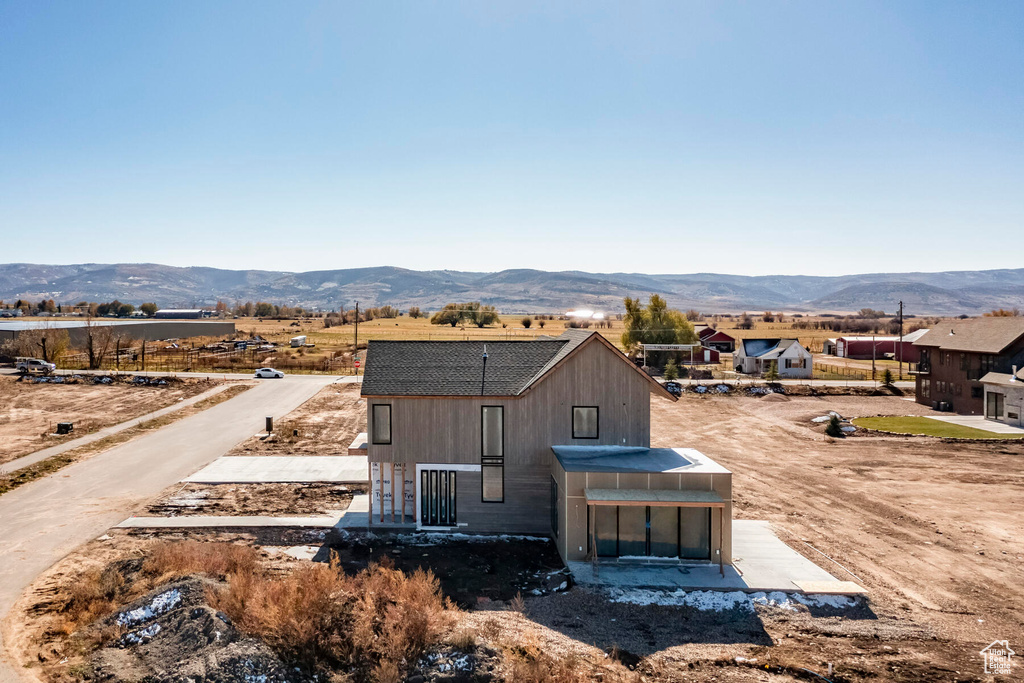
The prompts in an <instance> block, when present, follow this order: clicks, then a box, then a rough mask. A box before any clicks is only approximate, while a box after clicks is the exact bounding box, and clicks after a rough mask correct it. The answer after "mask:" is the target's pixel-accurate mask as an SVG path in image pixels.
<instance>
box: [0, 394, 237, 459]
mask: <svg viewBox="0 0 1024 683" xmlns="http://www.w3.org/2000/svg"><path fill="white" fill-rule="evenodd" d="M61 379H62V383H60V384H55V383H50V382H46V383H37V382H35V381H32V380H24V381H23V380H20V378H18V377H14V376H9V375H4V376H0V463H4V462H9V461H11V460H14V459H15V458H18V457H21V456H22V455H26V454H28V453H31V452H33V451H37V450H40V449H42V448H47V447H49V446H55V445H57V444H60V443H63V442H64V441H67V440H70V439H74V438H75V437H77V436H82V435H84V434H88V433H90V432H94V431H96V430H98V429H102V428H103V427H107V426H110V425H113V424H117V423H119V422H124V421H125V420H130V419H132V418H135V417H139V416H141V415H145V414H146V413H151V412H153V411H154V410H159V409H160V408H163V407H165V406H169V405H171V404H172V403H175V402H177V401H179V400H182V399H186V398H190V397H192V396H195V395H196V394H200V393H202V392H204V391H207V390H208V389H211V388H213V387H214V386H216V384H217V382H215V381H209V380H192V379H188V380H182V379H168V380H165V382H166V383H165V384H163V385H159V384H149V383H147V384H135V383H134V381H133V380H132V379H131V378H128V379H122V380H117V381H111V383H110V384H103V383H98V382H97V380H99V379H101V378H91V377H90V378H85V377H83V378H81V379H78V380H71V379H70V378H68V381H63V378H61ZM102 379H109V378H102ZM58 422H73V423H74V425H75V430H74V432H73V433H71V434H70V435H67V436H54V435H53V432H54V431H55V430H56V427H57V423H58Z"/></svg>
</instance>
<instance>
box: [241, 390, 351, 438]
mask: <svg viewBox="0 0 1024 683" xmlns="http://www.w3.org/2000/svg"><path fill="white" fill-rule="evenodd" d="M365 429H366V404H365V403H360V401H359V385H358V384H331V385H328V386H326V387H324V388H323V389H322V390H321V391H320V393H318V394H317V395H316V396H314V397H313V398H311V399H310V400H308V401H306V402H305V403H303V404H302V405H301V406H299V407H298V408H297V409H295V410H294V411H292V412H291V413H289V414H288V415H287V416H286V417H285V418H284V419H282V420H278V421H277V422H275V424H274V431H275V434H274V436H272V437H270V438H261V437H258V436H254V437H252V438H250V439H248V440H247V441H244V442H243V443H241V444H239V445H238V446H236V447H235V448H234V449H233V450H232V451H231V452H230V453H228V455H348V446H349V444H350V443H352V440H353V439H355V438H356V435H357V434H359V433H360V432H362V431H364V430H365ZM294 430H298V432H299V435H298V436H294V435H293V432H294Z"/></svg>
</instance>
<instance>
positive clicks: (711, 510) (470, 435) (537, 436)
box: [359, 330, 732, 563]
mask: <svg viewBox="0 0 1024 683" xmlns="http://www.w3.org/2000/svg"><path fill="white" fill-rule="evenodd" d="M652 393H653V394H657V395H658V396H660V397H661V398H662V399H664V400H671V401H674V400H675V398H674V397H673V396H672V395H671V394H669V393H668V392H667V391H666V390H665V389H664V388H663V387H662V386H661V385H660V384H659V383H658V382H656V381H654V380H653V379H652V378H651V377H650V376H648V375H647V374H646V373H644V372H643V371H641V370H640V369H639V368H637V367H636V366H635V365H634V364H633V363H632V362H631V361H630V360H629V359H628V358H627V357H626V356H625V355H624V354H622V353H621V352H620V351H619V350H618V349H616V348H615V347H614V346H613V345H612V344H611V343H610V342H609V341H608V340H606V339H605V338H604V337H603V336H601V335H600V334H598V333H595V332H590V331H586V330H566V332H565V333H564V334H563V335H562V336H560V337H556V338H551V337H540V338H537V339H536V340H524V341H496V342H482V341H371V342H369V345H368V349H367V354H366V374H365V377H364V378H363V384H362V395H363V396H364V397H365V398H366V400H367V433H368V435H369V436H368V439H367V445H366V454H367V458H368V460H369V463H370V475H371V492H370V501H371V509H370V519H371V525H372V526H391V527H395V526H403V525H404V526H412V525H413V524H414V525H415V526H416V528H419V529H440V530H444V531H456V530H457V531H465V532H468V533H525V534H544V535H551V536H553V537H554V539H555V541H556V544H557V546H558V549H559V552H560V553H561V555H562V558H563V559H564V560H566V561H567V562H568V561H572V560H581V559H585V558H594V557H595V551H596V556H599V557H601V556H648V555H650V556H662V557H665V556H667V557H675V558H680V559H685V560H688V561H690V560H707V561H714V562H721V563H731V561H732V557H731V539H732V524H731V521H732V489H731V486H732V476H731V474H730V473H729V472H728V471H727V470H725V469H723V468H722V467H720V466H719V465H717V464H716V463H715V462H714V461H712V460H711V459H709V458H707V457H706V456H704V455H702V454H700V453H698V452H697V451H694V450H692V449H684V448H651V447H650V400H651V399H650V395H651V394H652ZM359 450H361V449H359Z"/></svg>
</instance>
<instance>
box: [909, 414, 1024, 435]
mask: <svg viewBox="0 0 1024 683" xmlns="http://www.w3.org/2000/svg"><path fill="white" fill-rule="evenodd" d="M928 417H930V418H931V419H933V420H939V421H940V422H949V423H950V424H955V425H960V426H961V427H972V428H974V429H981V430H983V431H986V432H992V433H994V434H1015V435H1019V434H1024V429H1021V428H1020V427H1014V426H1013V425H1008V424H1004V423H1002V422H996V421H995V420H987V419H985V416H984V415H929V416H928Z"/></svg>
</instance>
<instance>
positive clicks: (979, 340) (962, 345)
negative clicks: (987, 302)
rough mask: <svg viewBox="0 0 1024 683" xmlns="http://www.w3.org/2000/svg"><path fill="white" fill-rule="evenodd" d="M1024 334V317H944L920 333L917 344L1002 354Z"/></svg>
mask: <svg viewBox="0 0 1024 683" xmlns="http://www.w3.org/2000/svg"><path fill="white" fill-rule="evenodd" d="M1022 336H1024V317H1020V316H1016V317H1012V318H973V319H969V320H950V321H947V320H944V321H942V322H941V323H939V324H938V325H936V326H935V327H933V328H932V329H930V330H928V332H927V333H926V334H924V335H922V336H921V338H920V339H918V340H917V341H916V342H914V343H915V344H917V345H918V346H938V347H939V348H940V349H947V350H949V351H967V352H973V353H1002V351H1003V349H1005V348H1006V347H1008V346H1010V345H1011V344H1013V343H1014V342H1015V341H1017V340H1018V339H1020V338H1021V337H1022Z"/></svg>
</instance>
